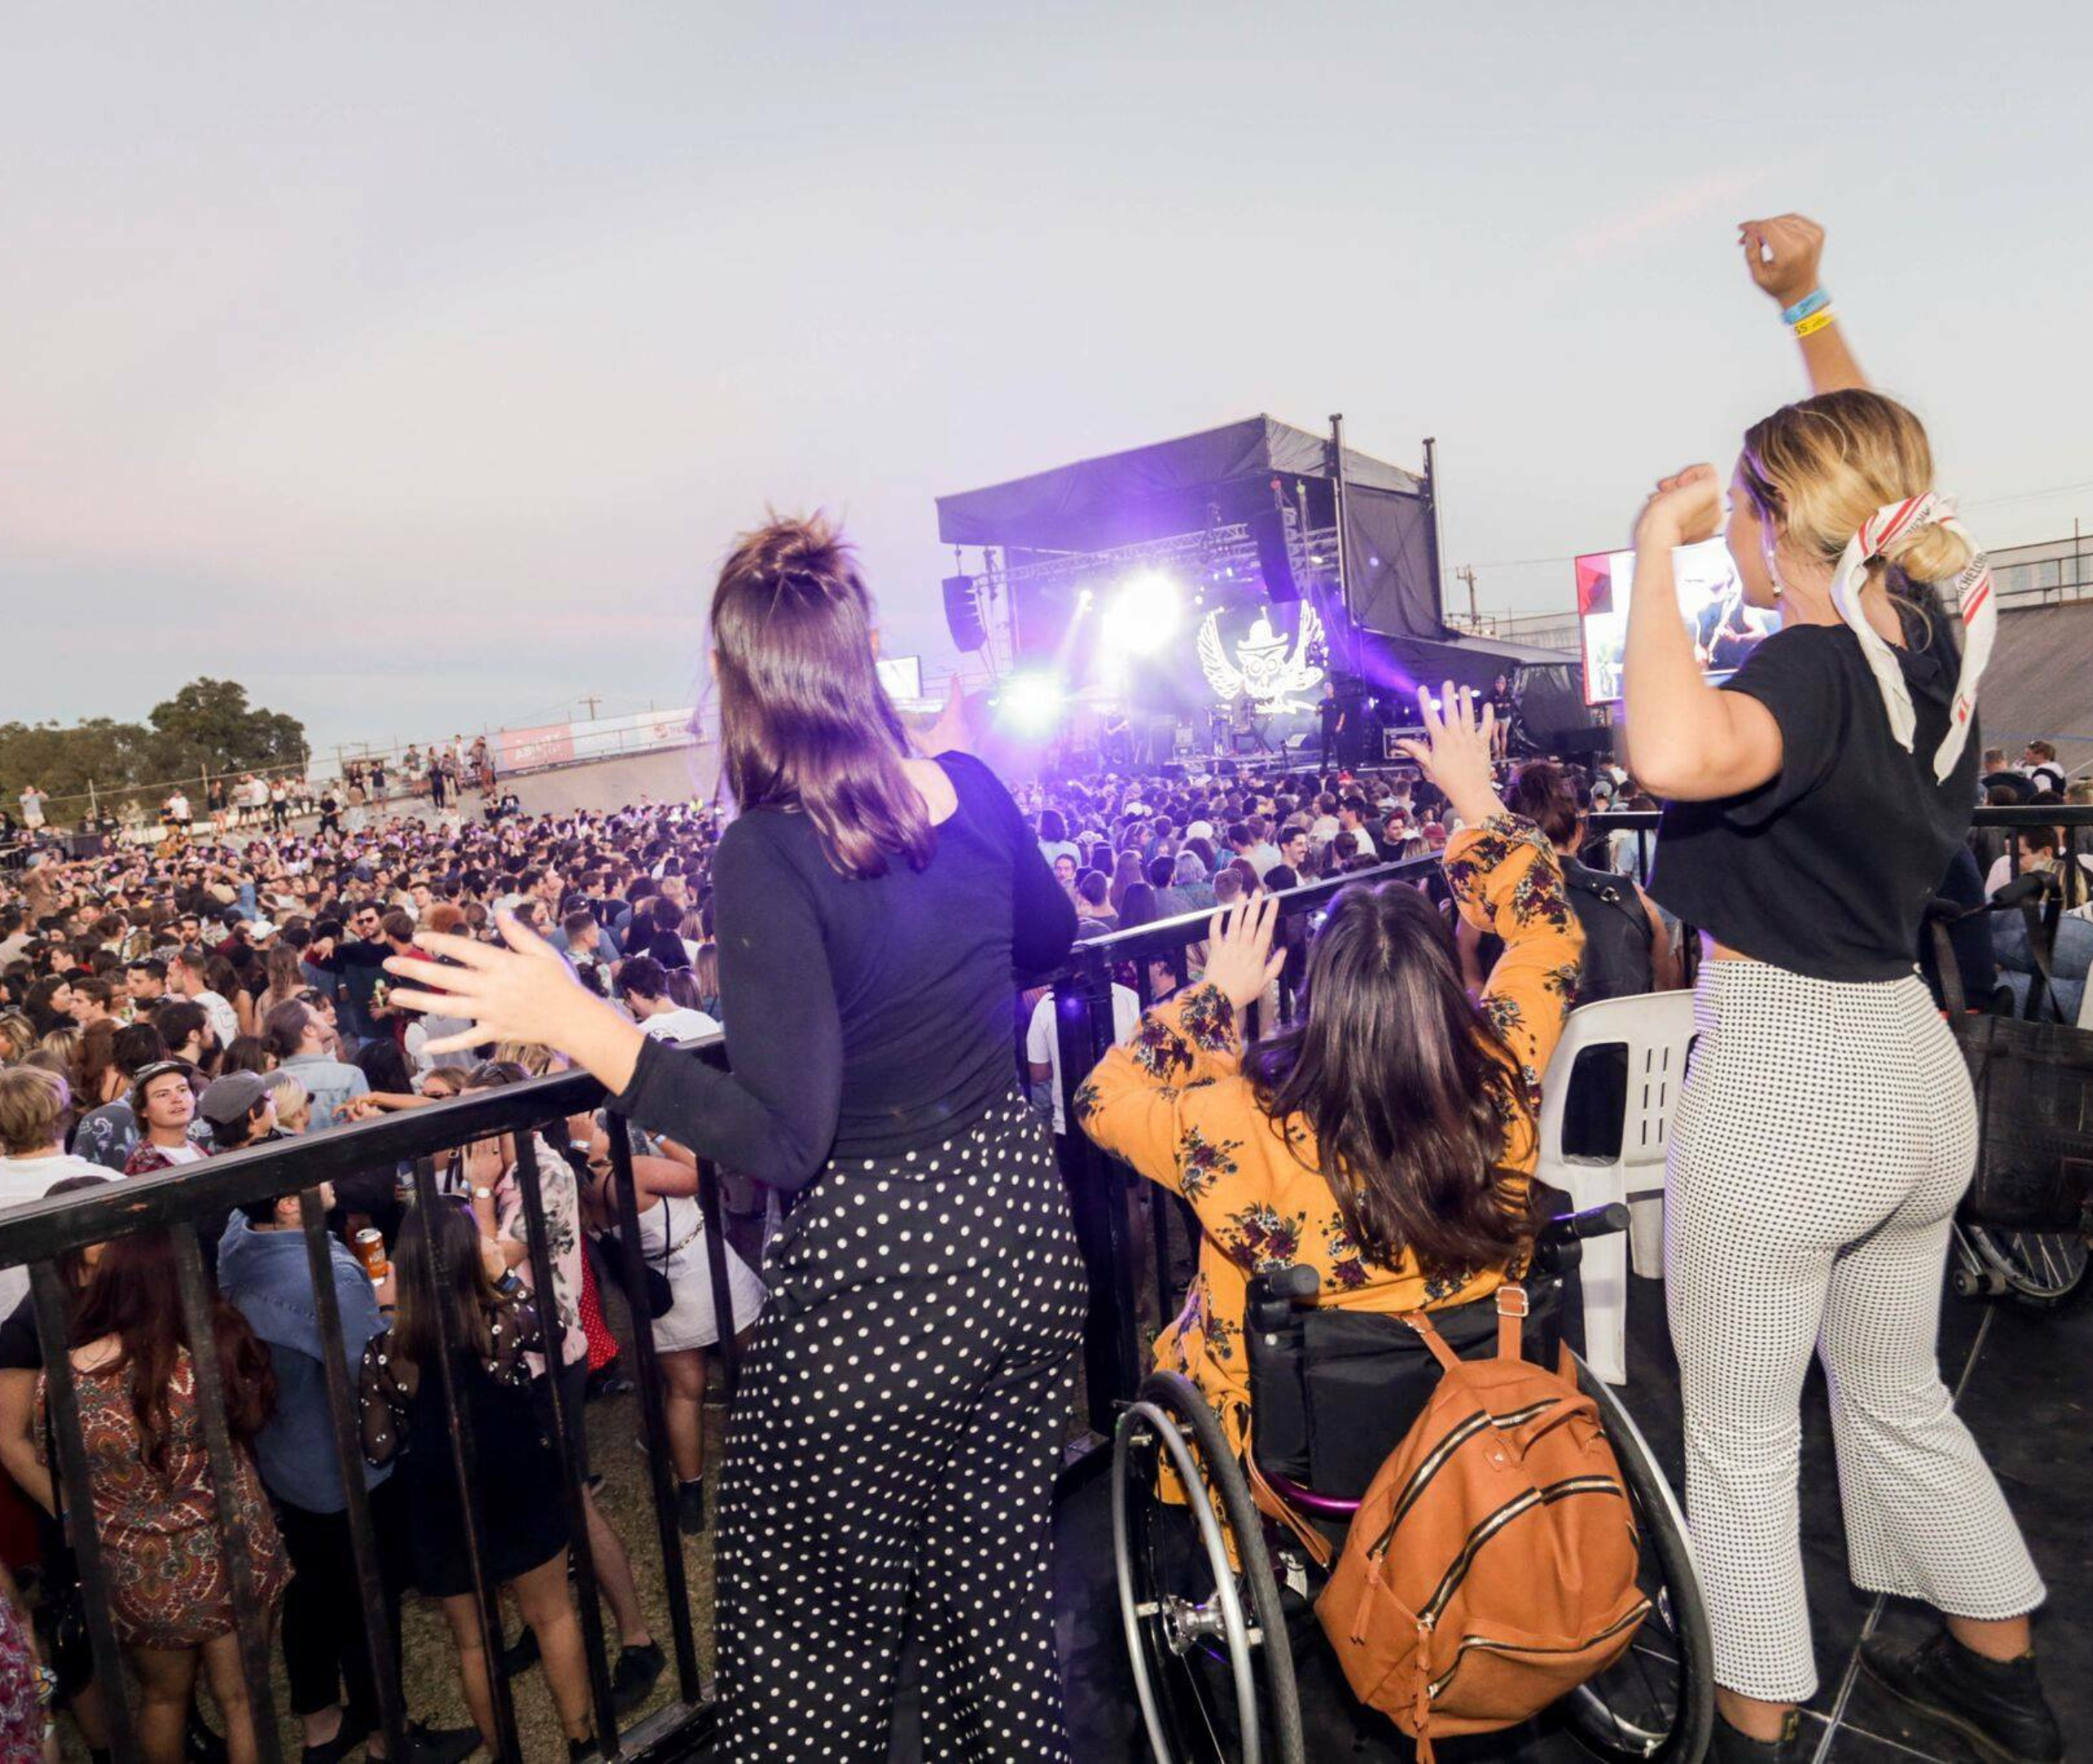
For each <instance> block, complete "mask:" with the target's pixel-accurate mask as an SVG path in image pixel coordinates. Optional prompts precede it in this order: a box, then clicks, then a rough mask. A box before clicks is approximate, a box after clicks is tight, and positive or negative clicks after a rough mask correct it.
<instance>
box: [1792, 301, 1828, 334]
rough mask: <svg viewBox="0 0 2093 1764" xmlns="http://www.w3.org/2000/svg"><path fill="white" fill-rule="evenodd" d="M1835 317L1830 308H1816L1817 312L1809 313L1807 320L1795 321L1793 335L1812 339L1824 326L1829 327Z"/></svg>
mask: <svg viewBox="0 0 2093 1764" xmlns="http://www.w3.org/2000/svg"><path fill="white" fill-rule="evenodd" d="M1834 317H1835V314H1834V313H1833V312H1832V311H1831V307H1820V308H1818V309H1817V311H1814V312H1813V313H1811V314H1810V316H1808V318H1806V319H1798V320H1796V321H1795V335H1796V336H1798V337H1813V336H1815V335H1816V334H1817V332H1819V331H1821V330H1822V329H1824V327H1825V326H1826V325H1829V324H1830V323H1831V320H1832V319H1833V318H1834Z"/></svg>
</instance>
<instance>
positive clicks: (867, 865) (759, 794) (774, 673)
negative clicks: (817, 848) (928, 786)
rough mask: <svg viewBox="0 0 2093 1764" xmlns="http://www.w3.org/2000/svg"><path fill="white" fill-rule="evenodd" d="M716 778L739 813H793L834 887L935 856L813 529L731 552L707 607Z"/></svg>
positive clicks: (857, 582) (834, 561)
mask: <svg viewBox="0 0 2093 1764" xmlns="http://www.w3.org/2000/svg"><path fill="white" fill-rule="evenodd" d="M712 642H713V647H714V651H715V656H716V658H717V663H718V670H719V743H720V748H721V750H722V753H723V754H724V759H725V768H724V772H725V777H726V781H727V786H728V789H729V790H732V791H733V795H734V799H735V800H736V801H737V803H739V804H741V805H742V808H745V809H746V808H765V807H779V808H797V809H799V810H800V811H801V812H802V813H804V814H805V816H806V817H807V818H808V819H809V821H811V822H813V826H814V831H815V833H816V835H818V837H819V839H820V840H821V844H822V850H823V851H824V852H825V853H827V857H828V861H829V862H830V863H831V864H832V865H833V866H835V867H836V869H837V870H838V871H840V872H841V873H842V874H844V875H847V876H877V875H885V874H886V866H887V860H888V858H889V857H905V858H907V859H908V862H909V863H910V864H911V865H912V866H913V867H915V868H916V869H918V870H920V869H921V868H923V866H925V865H926V864H928V863H929V862H930V855H931V853H933V852H934V850H935V849H936V848H937V839H936V835H935V834H934V832H933V831H931V827H930V817H929V815H928V814H927V813H925V810H924V808H923V804H922V800H921V798H920V797H918V796H917V794H916V791H915V790H914V789H913V788H912V786H910V784H909V782H908V775H907V774H906V773H905V772H903V770H902V768H901V763H902V760H903V759H904V758H905V757H906V756H907V754H908V734H907V732H906V731H905V730H904V729H903V728H902V723H901V719H900V717H899V715H898V714H896V713H895V711H894V706H893V705H891V704H890V703H889V702H888V701H887V696H886V694H885V692H884V691H882V690H881V687H880V680H879V673H878V670H877V669H876V668H875V667H874V665H873V662H872V597H871V595H870V594H869V593H867V591H866V589H865V583H864V579H863V576H862V575H860V574H859V572H858V561H857V557H856V555H855V553H854V552H853V551H852V550H851V548H850V547H849V544H846V543H845V540H844V539H843V536H842V535H841V534H840V532H838V531H836V528H835V527H834V526H831V524H830V523H829V522H827V520H825V519H824V518H822V517H820V516H815V517H813V518H812V519H810V520H804V521H773V522H772V523H771V524H770V525H769V526H765V527H760V528H759V529H757V530H756V531H755V532H753V533H745V534H743V535H742V537H741V538H740V539H739V540H738V541H737V542H736V544H735V547H734V550H733V555H732V556H730V557H728V559H727V562H726V564H725V565H724V567H723V568H722V569H721V570H720V571H719V586H718V588H717V589H715V591H714V593H713V596H712Z"/></svg>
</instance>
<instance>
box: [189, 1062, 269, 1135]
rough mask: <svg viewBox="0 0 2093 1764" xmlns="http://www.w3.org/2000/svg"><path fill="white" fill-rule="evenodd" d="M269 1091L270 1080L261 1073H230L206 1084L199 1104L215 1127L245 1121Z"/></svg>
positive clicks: (199, 1108)
mask: <svg viewBox="0 0 2093 1764" xmlns="http://www.w3.org/2000/svg"><path fill="white" fill-rule="evenodd" d="M268 1094H269V1086H268V1082H267V1080H266V1079H264V1078H263V1077H262V1075H261V1073H259V1072H227V1073H226V1075H225V1076H224V1077H222V1078H213V1079H212V1080H211V1081H210V1083H209V1084H208V1085H206V1086H204V1095H203V1097H202V1099H200V1100H199V1102H198V1104H197V1105H196V1106H197V1108H198V1110H199V1112H200V1113H202V1115H203V1117H204V1119H205V1120H206V1121H208V1122H210V1123H211V1125H212V1126H214V1127H230V1126H235V1125H237V1124H238V1123H239V1122H243V1121H244V1120H246V1119H247V1117H249V1115H250V1114H252V1113H253V1112H254V1105H255V1104H257V1103H258V1102H260V1101H261V1100H262V1098H263V1097H265V1096H267V1095H268Z"/></svg>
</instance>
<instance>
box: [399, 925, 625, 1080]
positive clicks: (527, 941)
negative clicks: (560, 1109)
mask: <svg viewBox="0 0 2093 1764" xmlns="http://www.w3.org/2000/svg"><path fill="white" fill-rule="evenodd" d="M495 923H496V924H497V925H500V928H501V935H502V941H503V942H505V943H507V944H508V946H509V947H508V948H507V949H498V948H496V947H495V946H494V945H493V944H491V943H476V942H473V939H472V938H468V937H455V936H451V935H450V934H448V933H441V932H424V933H421V935H420V938H419V942H420V943H421V945H422V947H424V949H427V950H428V951H430V953H432V955H437V956H449V957H450V958H451V959H452V960H454V961H455V962H456V963H457V965H456V966H455V967H449V966H446V965H443V964H441V963H439V962H433V961H421V960H416V959H415V957H413V956H389V957H388V958H387V960H386V963H385V968H386V971H387V972H388V974H395V975H397V977H398V978H401V979H402V980H409V981H412V982H413V983H415V988H417V989H416V990H410V989H409V988H407V987H394V988H393V990H392V992H391V994H390V995H389V996H388V1002H390V1003H391V1004H393V1005H399V1006H401V1007H403V1008H404V1009H406V1010H419V1011H433V1012H435V1013H436V1014H438V1015H439V1016H446V1017H465V1018H468V1019H471V1021H472V1023H473V1028H470V1029H464V1030H460V1031H459V1032H458V1033H457V1034H455V1035H446V1036H441V1037H439V1038H438V1039H437V1040H436V1041H431V1042H430V1043H428V1046H427V1047H426V1048H425V1049H424V1052H426V1053H428V1054H450V1053H458V1052H462V1051H463V1050H465V1049H467V1048H470V1047H477V1045H479V1044H480V1043H481V1042H482V1041H528V1042H532V1043H536V1044H540V1045H545V1046H551V1047H561V1048H562V1050H563V1049H564V1036H563V1033H562V1032H563V1031H564V1030H565V1029H566V1028H567V1027H568V1025H569V1023H571V1020H572V1019H573V1017H574V1014H575V1013H576V1010H577V1008H578V1007H579V1006H580V1005H581V1004H582V1002H583V1001H590V1000H592V997H593V995H591V994H590V993H589V992H587V991H586V990H585V988H584V987H583V986H582V984H581V983H580V981H579V980H577V979H576V978H575V977H574V970H573V969H571V968H569V967H568V966H567V964H566V962H565V961H564V960H562V959H561V956H560V953H559V951H558V950H556V949H554V947H552V945H551V944H549V943H548V942H546V941H545V939H544V938H541V937H540V936H539V935H538V933H536V932H535V931H533V930H531V929H529V928H528V927H527V926H526V925H523V924H522V923H521V922H520V921H519V920H517V919H516V918H514V917H513V916H512V915H510V914H509V913H505V912H504V913H499V914H497V915H495ZM421 988H427V990H420V989H421Z"/></svg>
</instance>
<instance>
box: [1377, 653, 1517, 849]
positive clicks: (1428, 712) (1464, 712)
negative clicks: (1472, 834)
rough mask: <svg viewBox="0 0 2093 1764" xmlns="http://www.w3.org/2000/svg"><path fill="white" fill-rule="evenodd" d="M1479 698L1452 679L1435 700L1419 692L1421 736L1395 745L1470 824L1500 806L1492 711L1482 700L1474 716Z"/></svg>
mask: <svg viewBox="0 0 2093 1764" xmlns="http://www.w3.org/2000/svg"><path fill="white" fill-rule="evenodd" d="M1478 696H1480V695H1479V694H1477V692H1475V690H1474V689H1473V688H1472V687H1466V686H1462V687H1456V686H1455V685H1454V683H1453V682H1452V681H1451V680H1448V681H1447V682H1445V683H1444V684H1443V685H1442V686H1441V687H1440V688H1439V701H1438V702H1437V703H1436V704H1434V703H1433V702H1432V696H1431V694H1430V693H1428V692H1419V693H1418V695H1417V714H1418V716H1419V717H1420V718H1421V719H1423V723H1424V739H1423V741H1411V740H1405V741H1398V742H1397V743H1396V745H1397V746H1399V747H1400V748H1401V749H1402V750H1403V751H1404V752H1405V753H1406V754H1409V755H1410V758H1411V759H1414V760H1415V761H1416V762H1417V763H1418V768H1419V769H1420V770H1421V771H1423V773H1424V775H1425V777H1427V778H1429V779H1431V781H1432V782H1433V783H1434V784H1436V785H1437V786H1439V788H1440V789H1441V790H1444V791H1445V793H1446V800H1447V801H1448V802H1450V803H1451V804H1453V805H1454V813H1455V814H1457V815H1459V817H1461V819H1462V820H1463V822H1467V823H1468V825H1469V826H1477V825H1480V824H1481V822H1485V821H1486V820H1488V819H1489V818H1490V816H1492V815H1493V814H1496V813H1499V812H1501V811H1502V809H1503V808H1504V804H1502V803H1501V802H1499V800H1498V799H1497V775H1496V773H1495V771H1494V770H1493V768H1492V767H1491V763H1490V759H1491V754H1492V751H1493V747H1492V744H1493V741H1494V740H1495V736H1496V732H1497V713H1496V710H1495V709H1494V708H1493V707H1492V706H1491V705H1490V702H1489V701H1487V700H1485V701H1483V705H1482V710H1481V715H1480V716H1478V715H1477V711H1476V700H1477V697H1478Z"/></svg>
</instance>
